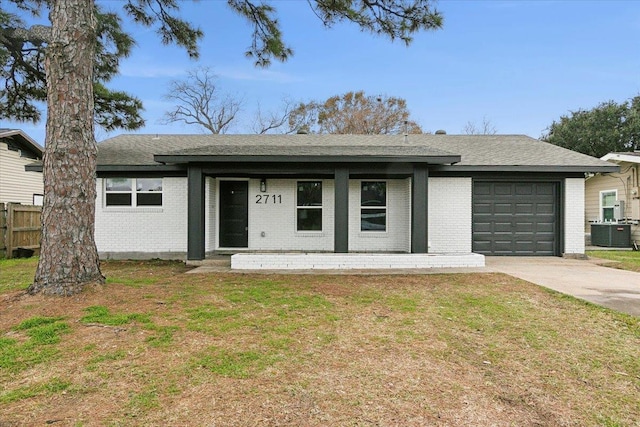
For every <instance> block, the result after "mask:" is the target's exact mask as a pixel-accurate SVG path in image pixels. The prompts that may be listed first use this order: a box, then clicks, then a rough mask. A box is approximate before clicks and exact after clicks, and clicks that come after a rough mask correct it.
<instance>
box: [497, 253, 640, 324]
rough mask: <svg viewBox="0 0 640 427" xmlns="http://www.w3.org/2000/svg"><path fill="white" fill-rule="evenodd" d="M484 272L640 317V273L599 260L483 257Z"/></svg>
mask: <svg viewBox="0 0 640 427" xmlns="http://www.w3.org/2000/svg"><path fill="white" fill-rule="evenodd" d="M485 262H486V269H487V270H488V271H494V272H499V273H505V274H508V275H510V276H514V277H517V278H519V279H523V280H526V281H528V282H531V283H535V284H538V285H540V286H544V287H546V288H550V289H553V290H555V291H558V292H562V293H564V294H568V295H573V296H574V297H577V298H581V299H584V300H587V301H590V302H592V303H595V304H599V305H602V306H604V307H608V308H611V309H613V310H618V311H621V312H623V313H627V314H632V315H634V316H640V273H635V272H632V271H625V270H618V269H615V268H610V267H605V266H603V265H600V263H601V262H602V260H576V259H565V258H558V257H486V258H485Z"/></svg>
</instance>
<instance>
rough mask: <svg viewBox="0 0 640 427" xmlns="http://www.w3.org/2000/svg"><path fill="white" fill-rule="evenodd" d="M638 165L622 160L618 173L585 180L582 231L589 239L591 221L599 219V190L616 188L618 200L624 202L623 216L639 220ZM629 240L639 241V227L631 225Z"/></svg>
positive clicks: (599, 175)
mask: <svg viewBox="0 0 640 427" xmlns="http://www.w3.org/2000/svg"><path fill="white" fill-rule="evenodd" d="M639 168H640V166H638V165H634V164H630V163H626V162H623V163H621V164H620V173H608V174H604V175H602V174H597V175H595V176H592V177H590V178H588V179H587V180H586V182H585V221H584V231H585V234H587V241H590V235H591V229H590V225H591V222H597V221H600V220H601V214H600V192H601V191H608V190H616V191H617V192H618V200H624V202H625V217H626V218H627V219H631V220H640V194H639V191H638V172H639V171H638V169H639ZM631 241H632V242H633V241H638V242H640V227H639V226H638V225H632V226H631Z"/></svg>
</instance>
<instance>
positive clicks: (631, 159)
mask: <svg viewBox="0 0 640 427" xmlns="http://www.w3.org/2000/svg"><path fill="white" fill-rule="evenodd" d="M600 160H604V161H609V162H627V163H640V156H634V155H631V154H624V153H608V154H605V155H604V156H602V157H600Z"/></svg>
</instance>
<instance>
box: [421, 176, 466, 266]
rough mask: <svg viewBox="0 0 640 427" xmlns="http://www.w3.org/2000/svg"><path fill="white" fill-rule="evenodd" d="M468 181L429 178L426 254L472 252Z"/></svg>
mask: <svg viewBox="0 0 640 427" xmlns="http://www.w3.org/2000/svg"><path fill="white" fill-rule="evenodd" d="M471 196H472V180H471V178H429V252H434V253H469V252H471V237H472V231H471V205H472V203H471Z"/></svg>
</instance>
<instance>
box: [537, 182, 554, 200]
mask: <svg viewBox="0 0 640 427" xmlns="http://www.w3.org/2000/svg"><path fill="white" fill-rule="evenodd" d="M555 189H556V184H554V183H538V184H537V185H536V195H538V196H550V197H554V196H555Z"/></svg>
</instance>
